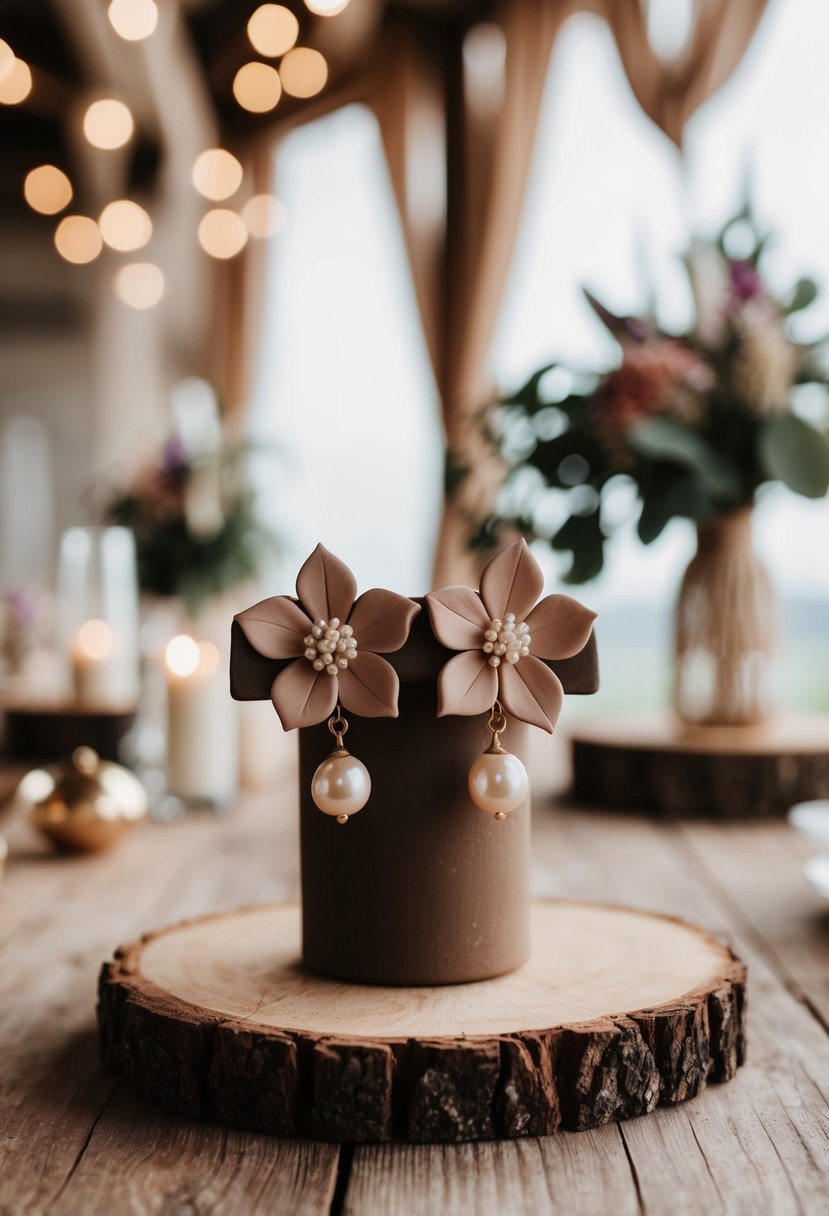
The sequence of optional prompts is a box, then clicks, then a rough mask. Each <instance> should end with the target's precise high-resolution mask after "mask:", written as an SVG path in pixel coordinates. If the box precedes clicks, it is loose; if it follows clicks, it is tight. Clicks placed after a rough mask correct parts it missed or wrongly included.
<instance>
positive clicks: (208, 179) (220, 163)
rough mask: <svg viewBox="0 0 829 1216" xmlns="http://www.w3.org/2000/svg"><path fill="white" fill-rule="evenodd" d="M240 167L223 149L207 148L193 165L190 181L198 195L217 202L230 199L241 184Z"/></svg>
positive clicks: (229, 153)
mask: <svg viewBox="0 0 829 1216" xmlns="http://www.w3.org/2000/svg"><path fill="white" fill-rule="evenodd" d="M242 176H243V171H242V166H241V164H240V163H239V161H238V160H237V159H236V157H235V156H234V155H233V154H232V153H231V152H228V151H227V150H226V149H225V148H207V149H206V150H205V151H204V152H201V153H199V155H198V156H197V157H196V159H195V161H194V163H193V171H192V173H191V180H192V182H193V185H194V186H195V187H196V189H197V190H198V192H199V194H201V195H203V196H204V197H205V198H209V199H212V200H214V201H218V200H219V199H223V198H230V196H231V194H235V193H236V191H237V190H238V189H239V187H240V186H241V184H242Z"/></svg>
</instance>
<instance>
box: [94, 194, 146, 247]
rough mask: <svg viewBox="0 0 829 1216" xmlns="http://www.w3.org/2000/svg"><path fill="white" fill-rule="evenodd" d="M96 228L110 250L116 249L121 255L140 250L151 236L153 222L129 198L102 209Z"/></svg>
mask: <svg viewBox="0 0 829 1216" xmlns="http://www.w3.org/2000/svg"><path fill="white" fill-rule="evenodd" d="M98 227H99V228H100V229H101V236H102V237H103V238H104V241H105V242H106V244H107V245H109V247H110V249H117V250H119V251H120V252H121V253H129V252H130V251H131V250H133V249H141V247H142V246H143V245H146V244H147V241H148V240H149V239H150V237H151V236H152V234H153V222H152V220H151V219H150V217H149V215H148V214H147V212H146V211H145V210H144V208H143V207H139V205H138V203H134V202H133V201H132V199H129V198H119V199H116V201H115V202H114V203H109V204H108V205H107V206H106V207H104V209H103V211H102V212H101V215H100V218H99V219H98Z"/></svg>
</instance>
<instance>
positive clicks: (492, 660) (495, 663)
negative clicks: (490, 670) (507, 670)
mask: <svg viewBox="0 0 829 1216" xmlns="http://www.w3.org/2000/svg"><path fill="white" fill-rule="evenodd" d="M487 662H488V663H489V665H490V667H500V666H501V660H500V659H499V658H498V655H497V654H491V655H490V656H489V658H488V659H487Z"/></svg>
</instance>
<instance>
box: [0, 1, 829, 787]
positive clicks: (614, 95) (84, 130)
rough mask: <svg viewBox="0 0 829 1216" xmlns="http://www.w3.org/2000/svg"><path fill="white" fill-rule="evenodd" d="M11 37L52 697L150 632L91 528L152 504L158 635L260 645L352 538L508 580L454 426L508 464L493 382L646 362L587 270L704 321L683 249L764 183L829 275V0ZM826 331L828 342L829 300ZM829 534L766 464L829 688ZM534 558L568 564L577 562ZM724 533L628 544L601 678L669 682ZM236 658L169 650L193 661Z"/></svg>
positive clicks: (294, 18)
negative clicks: (711, 540)
mask: <svg viewBox="0 0 829 1216" xmlns="http://www.w3.org/2000/svg"><path fill="white" fill-rule="evenodd" d="M0 38H2V39H3V41H2V43H0V103H2V104H0V131H1V132H2V144H1V145H0V146H2V157H3V171H2V186H1V187H0V206H2V211H3V222H2V227H0V275H1V276H2V283H1V284H0V368H2V372H0V376H1V377H2V394H1V395H0V591H2V593H3V597H4V599H3V603H4V617H3V626H2V629H3V632H2V653H3V655H4V662H5V673H6V682H7V683H6V688H7V693H6V699H7V701H8V700H9V699H10V698H11V700H12V701H13V702H14V703H15V704H16V705H18V706H19V705H22V704H26V703H29V702H33V701H34V702H36V703H37V704H38V705H40V704H41V702H44V701H45V700H48V699H49V697H50V696H51V695H52V694H55V690H56V689H57V688H58V685H59V678H58V676H56V674H55V668H54V666H50V664H49V661H48V658H47V657H46V656H48V653H49V652H51V651H53V650H54V649H55V647H56V646H57V648H58V649H59V650H61V652H62V654H63V656H64V658H65V656H66V654H67V653H68V654H69V655H70V658H71V662H70V664H69V667H70V668H71V670H70V671H69V675H68V676H67V677H66V678H72V677H73V678H74V689H75V694H76V695H77V694H78V688H79V687H80V685H79V683H78V681H79V678H80V680H81V684H82V681H83V679H85V678H86V676H85V674H84V673H85V672H86V670H87V668H86V667H85V666H84V664H85V663H95V662H97V661H99V660H100V656H101V654H103V655H105V656H106V655H107V654H109V650H110V648H111V647H112V646H113V645H115V646H116V648H117V645H118V642H117V638H116V639H115V641H114V642H113V638H112V637H111V636H110V634H101V636H96V635H95V633H94V629H93V631H92V633H90V631H89V630H87V631H86V633H85V634H83V635H82V631H83V629H84V628H85V627H86V626H87V625H89V624H90V623H92V624H93V625H94V624H95V622H98V621H100V620H102V621H103V622H104V624H105V625H106V626H107V628H108V629H109V630H110V633H112V631H113V630H114V631H115V632H116V633H117V632H118V630H119V629H120V628H121V626H122V625H123V622H124V621H125V620H126V617H125V615H124V614H125V612H126V611H127V610H126V609H123V608H121V609H112V608H111V602H110V601H111V600H112V594H114V593H110V592H108V591H107V587H108V586H109V587H110V588H111V587H115V586H121V587H122V588H123V580H124V576H123V574H119V573H117V570H116V567H117V560H116V559H114V558H112V557H110V558H109V559H107V558H106V557H105V556H102V554H101V552H99V551H98V550H99V549H100V548H101V546H102V545H103V543H104V542H103V540H102V537H101V534H100V533H99V532H88V531H87V532H83V531H80V532H79V531H77V529H83V528H89V527H90V526H94V527H95V528H100V527H101V526H102V525H105V524H106V525H110V526H112V525H115V526H126V527H127V528H128V529H129V530H130V531H131V532H132V534H133V535H134V537H135V542H136V544H137V550H138V562H139V564H138V574H139V578H138V583H139V587H138V590H139V591H140V593H141V611H140V616H139V620H140V629H139V632H140V640H139V643H138V649H139V651H140V654H141V655H145V656H146V654H151V653H154V652H161V651H163V650H164V648H165V647H167V646H168V644H169V642H170V639H171V638H172V637H173V636H174V635H175V636H177V637H181V636H185V637H190V636H192V637H194V638H196V639H197V641H200V642H205V639H212V640H210V641H209V644H210V645H213V646H215V647H216V648H217V652H218V660H221V659H222V658H223V655H222V646H223V644H224V642H223V639H225V635H226V632H227V622H228V619H229V615H230V614H231V613H232V611H237V610H238V609H239V608H241V607H244V606H245V605H246V604H247V603H251V602H253V600H254V599H256V598H259V597H260V596H261V595H265V594H275V593H290V592H291V591H292V587H293V578H294V574H295V572H296V570H297V568H298V566H299V565H300V563H301V561H302V560H303V558H304V557H305V556H306V555H307V553H308V552H310V550H311V549H312V548H313V546H314V544H315V543H316V542H317V541H318V540H322V541H323V542H324V543H325V544H326V545H327V546H328V547H329V548H330V549H332V550H333V551H334V552H336V553H338V554H340V555H341V556H342V557H343V558H344V559H345V560H346V561H347V562H348V564H349V565H350V566H351V567H352V569H354V571H355V572H356V573H357V576H358V580H359V583H360V586H361V587H368V586H373V585H381V586H385V587H391V588H394V589H396V590H399V591H401V592H405V593H407V594H413V595H417V594H422V593H423V592H424V591H426V590H427V589H428V588H429V587H430V586H431V585H434V584H435V583H437V584H438V585H444V584H446V583H447V582H452V581H466V580H467V578H469V579H472V578H474V563H475V560H476V556H475V555H471V554H470V550H469V546H468V536H467V535H465V534H464V523H465V518H461V515H460V514H459V512H458V510H456V509H455V508H454V507H453V504H452V502H451V501H449V502H448V503H447V500H446V499H445V495H444V490H445V484H446V483H445V476H444V474H445V470H446V465H447V460H446V450H447V443H448V445H449V447H450V449H451V459H450V461H449V466H450V470H449V471H450V477H449V479H448V482H449V485H450V487H451V482H452V477H451V472H452V466H453V465H454V466H457V465H458V463H460V464H462V465H463V467H464V475H465V476H467V481H468V483H469V477H468V474H469V469H470V468H472V480H471V483H469V484H471V485H472V486H473V487H474V486H475V484H476V483H475V474H476V473H477V471H478V465H480V467H481V468H483V467H484V466H486V465H487V463H488V459H489V456H488V454H487V453H486V452H483V451H482V450H481V449H482V444H481V440H480V428H479V427H478V424H477V420H478V418H479V411H480V410H481V408H482V407H484V406H485V405H486V403H487V402H490V401H493V400H494V399H495V398H497V397H498V395H499V394H502V393H509V392H510V391H512V390H515V389H516V388H517V387H518V386H519V385H520V384H522V383H523V382H524V381H525V380H527V378H528V377H529V376H530V374H531V373H532V372H533V371H534V370H535V369H537V368H539V367H540V366H541V365H543V364H546V363H549V362H552V361H561V362H562V363H566V364H567V365H568V366H570V367H574V368H581V369H590V370H591V371H594V372H597V373H600V372H604V371H607V370H608V369H611V368H613V367H614V365H615V364H616V363H617V362H618V358H619V354H618V346H617V344H616V343H615V342H614V340H613V338H612V337H611V335H610V333H609V332H608V330H607V328H604V327H603V326H602V325H601V324H599V323H598V321H597V318H596V315H595V313H594V311H593V310H592V309H591V307H590V305H589V303H588V301H587V299H586V298H585V296H584V294H583V291H582V289H583V287H588V288H589V289H590V290H591V291H593V292H595V293H597V294H598V295H599V296H600V297H601V299H602V301H603V302H604V304H605V305H607V306H609V307H610V308H611V309H612V310H614V312H615V313H618V314H619V315H626V314H633V313H637V312H641V311H642V310H643V309H645V308H648V307H649V306H650V305H649V301H651V300H652V299H654V298H658V302H659V305H658V307H659V317H660V324H661V325H662V326H664V327H665V329H666V330H668V331H670V332H675V333H680V332H685V331H686V330H688V328H689V327H690V326H691V325H692V324H693V299H692V294H691V291H690V289H689V285H688V279H687V276H686V275H685V273H684V271H683V266H682V262H681V255H682V253H683V251H684V250H685V249H686V248H687V247H688V245H689V242H690V241H691V239H692V237H694V236H695V235H698V236H703V237H711V236H712V235H713V234H715V233H717V232H719V231H720V230H721V229H722V228H723V226H724V225H725V224H726V223H727V221H728V220H729V219H730V218H731V217H732V216H734V215H735V214H736V213H737V212H738V211H739V209H740V208H741V206H742V205H743V202H744V200H745V199H746V197H747V195H750V199H751V205H752V208H753V213H754V216H755V217H756V222H757V224H758V226H759V227H760V228H762V229H763V230H769V231H772V232H773V233H774V240H773V242H772V243H771V244H770V245H769V246H768V248H767V250H766V251H765V252H764V259H765V260H764V274H765V275H766V276H767V282H768V283H769V285H770V289H771V290H779V291H784V290H786V289H788V287H789V286H790V284H791V283H793V282H795V280H797V279H799V278H801V277H802V276H808V277H809V278H810V279H811V280H814V281H815V282H816V283H817V284H818V285H819V286H821V285H823V284H825V282H826V279H827V275H829V236H827V226H826V203H825V200H826V198H827V196H828V195H829V157H827V155H826V149H827V146H829V76H827V74H826V72H825V63H826V61H827V56H829V11H827V10H824V8H823V6H820V5H816V4H814V3H813V2H810V0H769V2H768V3H763V2H762V0H730V2H729V3H724V2H719V0H696V2H694V0H641V3H640V0H592V2H589V3H585V4H573V3H565V2H563V0H501V2H500V3H499V2H497V0H495V2H492V3H486V2H483V0H394V2H388V3H387V2H385V0H305V2H304V3H303V2H301V0H286V2H285V4H279V5H276V4H265V5H260V6H257V5H256V4H255V3H252V2H250V3H241V2H240V0H158V3H154V2H153V0H112V2H111V3H107V0H3V3H2V5H1V6H0ZM791 324H792V326H793V327H794V329H793V330H792V332H793V334H794V336H795V337H796V338H797V340H798V341H799V342H801V343H804V344H811V343H813V342H817V340H818V339H820V338H821V337H822V335H823V333H824V332H825V331H826V330H827V328H829V303H828V302H827V298H826V297H825V295H820V294H819V295H818V296H817V299H816V300H815V301H814V303H812V304H811V306H810V307H809V308H808V309H807V310H805V311H803V312H799V313H798V315H797V317H796V318H793V319H792V322H791ZM809 408H810V407H809V404H808V402H807V403H806V406H805V409H806V412H807V413H808V410H809ZM476 434H477V437H476ZM473 466H474V467H473ZM486 482H487V478H486V477H484V478H483V479H482V481H481V486H483V487H484V488H481V489H479V490H477V489H476V490H474V493H478V492H480V493H481V494H486V493H488V492H490V491H491V489H492V481H491V478H490V480H489V483H488V486H489V489H487V488H486V484H485V483H486ZM467 492H469V491H468V487H467ZM473 497H474V494H473ZM73 528H74V529H76V531H74V532H70V533H67V529H73ZM828 532H829V506H827V503H826V501H825V499H824V497H822V496H821V495H819V494H818V495H814V496H810V497H795V496H793V495H790V494H787V492H786V490H785V489H784V488H783V487H782V486H770V487H763V488H762V489H761V491H760V493H759V494H758V502H757V510H756V512H755V541H756V548H757V552H758V554H759V556H760V557H761V559H762V560H763V561H764V562H765V564H766V565H767V566H768V568H769V569H771V570H772V571H773V575H774V580H775V582H776V584H777V587H778V590H779V591H780V593H781V597H782V601H783V605H784V616H785V621H786V634H787V640H788V647H789V655H790V661H789V662H788V663H787V665H786V667H785V684H786V690H787V698H788V700H789V702H791V703H793V704H795V705H799V706H802V707H810V708H823V709H826V708H829V690H827V674H828V673H829V650H828V649H827V646H826V643H825V637H826V633H827V630H826V625H827V615H828V612H827V604H828V603H829V599H828V598H827V597H829V560H827V557H826V552H827V546H826V537H827V533H828ZM61 538H63V540H61ZM104 539H105V538H104ZM113 543H114V542H113ZM534 551H536V553H537V555H538V557H539V559H540V560H541V561H542V562H543V564H544V566H545V570H546V571H547V573H548V575H549V588H550V589H553V588H555V587H557V585H558V582H559V580H560V579H561V577H562V576H563V575H564V574H565V573H566V570H567V568H568V566H569V564H570V563H569V559H568V558H567V557H566V556H565V555H563V554H562V553H559V552H556V550H555V549H554V548H553V549H551V548H550V546H549V545H547V544H545V543H543V541H539V540H538V539H536V540H535V542H534ZM693 552H694V525H693V523H692V522H691V520H690V519H684V518H679V519H672V520H671V521H670V522H669V523H668V524H667V526H666V527H665V529H664V531H662V532H661V534H660V535H659V536H658V538H657V539H655V540H654V541H653V543H652V544H650V545H648V546H647V547H643V546H642V545H641V544H640V543H639V541H638V540H637V538H636V533H635V528H634V527H633V526H625V527H620V528H619V529H618V531H617V533H616V534H615V535H614V536H613V539H612V541H611V543H610V544H609V545H608V547H607V554H606V560H605V563H604V567H603V569H602V571H601V573H600V574H599V575H598V576H597V577H596V578H594V579H592V581H590V582H588V584H587V585H586V586H585V587H584V589H583V590H580V591H578V592H577V594H579V595H580V597H581V598H582V599H584V601H585V602H587V603H588V604H589V605H590V606H591V607H593V608H594V609H597V610H598V611H599V612H600V613H601V620H600V626H599V639H600V645H601V652H602V668H603V687H602V691H601V693H600V694H599V697H598V698H594V699H592V705H591V706H590V707H589V708H594V707H595V706H596V704H597V703H598V704H599V705H601V706H605V707H612V708H628V707H637V706H653V705H660V704H663V703H665V702H667V700H668V698H669V695H670V682H671V665H670V662H669V660H668V652H669V648H670V642H669V639H670V620H671V608H672V605H673V601H674V599H675V596H676V590H677V586H678V583H679V580H680V577H681V574H682V570H683V568H684V567H685V566H686V565H687V563H688V561H689V558H690V557H691V555H692V553H693ZM113 562H114V563H115V565H113ZM470 571H473V573H470ZM72 588H74V590H73V589H72ZM79 588H80V589H79ZM84 597H86V598H84ZM96 597H97V598H96ZM93 600H95V603H93V602H92V601H93ZM104 601H106V602H107V603H109V604H110V607H109V608H108V607H106V606H105V607H103V608H102V607H100V606H96V603H97V604H98V605H100V604H101V603H103V602H104ZM211 613H212V614H213V618H214V623H213V624H209V623H205V622H206V618H207V617H210V615H211ZM127 615H128V613H127ZM110 618H111V619H110ZM196 621H197V622H199V623H198V625H195V624H194V622H196ZM216 622H218V624H216ZM99 633H100V631H99ZM56 638H57V639H58V641H57V642H56V641H55V639H56ZM205 644H207V643H205ZM78 646H80V647H81V650H80V651H78V650H77V647H78ZM84 647H85V649H84ZM194 654H195V652H194ZM72 656H74V657H72ZM79 656H80V657H79ZM139 657H140V655H139ZM201 658H202V659H204V654H202V656H201ZM191 659H192V663H191ZM214 659H216V656H214V655H212V652H211V653H210V654H208V658H207V660H206V662H207V666H208V667H210V664H211V663H213V662H214ZM218 660H216V661H218ZM199 662H201V660H200V659H199V658H198V656H196V657H192V656H189V653H188V652H187V648H186V646H185V648H184V651H182V650H181V646H179V653H178V654H177V653H176V652H175V651H173V652H172V653H167V659H166V663H167V673H166V678H167V681H168V683H169V682H170V681H171V680H174V679H175V678H176V677H177V674H178V675H181V677H182V678H186V677H187V676H189V675H190V674H192V672H193V670H194V667H193V664H195V665H196V666H198V664H199ZM64 669H66V664H65V663H64ZM79 669H80V671H81V676H80V677H79ZM211 670H212V668H211ZM64 675H66V671H64ZM95 678H96V679H97V678H98V677H97V676H96V677H95ZM116 684H117V681H116ZM113 687H115V686H113ZM9 690H11V692H9ZM110 692H112V688H110ZM122 693H123V689H120V690H119V691H117V693H116V694H115V700H116V702H117V700H118V697H119V696H121V695H122ZM148 695H150V694H148ZM157 695H158V696H159V697H160V696H161V695H162V694H161V693H160V692H159V693H158V694H157ZM96 696H97V694H96ZM96 696H93V698H92V702H91V703H93V704H94V702H95V701H96ZM260 708H268V707H260ZM586 708H588V706H586V705H581V706H578V707H575V706H574V707H573V711H572V712H581V711H582V710H583V709H586ZM269 712H270V711H269ZM150 720H151V719H150ZM268 722H269V723H270V722H271V719H270V718H269V719H268ZM161 746H162V744H161V742H160V741H159V740H158V739H156V742H155V744H153V742H152V739H150V741H149V743H148V742H147V740H146V739H145V740H144V742H143V743H142V747H144V748H145V749H147V748H148V749H149V754H152V753H153V747H156V749H158V748H160V747H161ZM254 750H255V748H254ZM251 763H254V762H253V761H251ZM184 784H185V785H186V781H185V783H184ZM219 785H221V781H220V780H219Z"/></svg>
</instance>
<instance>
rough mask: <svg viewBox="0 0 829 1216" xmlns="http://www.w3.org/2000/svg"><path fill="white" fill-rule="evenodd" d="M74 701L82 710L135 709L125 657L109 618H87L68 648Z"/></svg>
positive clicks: (132, 689) (131, 682)
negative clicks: (116, 642) (118, 649)
mask: <svg viewBox="0 0 829 1216" xmlns="http://www.w3.org/2000/svg"><path fill="white" fill-rule="evenodd" d="M69 660H70V662H71V664H72V682H73V684H74V688H75V704H76V705H77V706H78V708H79V709H89V710H95V709H124V710H128V709H130V708H132V704H131V702H132V703H134V700H135V697H134V695H132V696H131V694H134V692H135V690H134V688H133V687H132V684H133V681H132V678H131V675H130V671H129V669H128V664H127V663H126V662H125V660H124V656H122V655H119V654H118V652H117V648H116V645H115V635H114V633H113V631H112V628H111V626H110V625H108V624H107V622H106V621H98V620H92V621H87V622H86V624H84V625H82V626H81V628H80V629H79V630H78V633H77V636H76V637H75V639H74V641H73V642H72V644H71V646H70V649H69Z"/></svg>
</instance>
